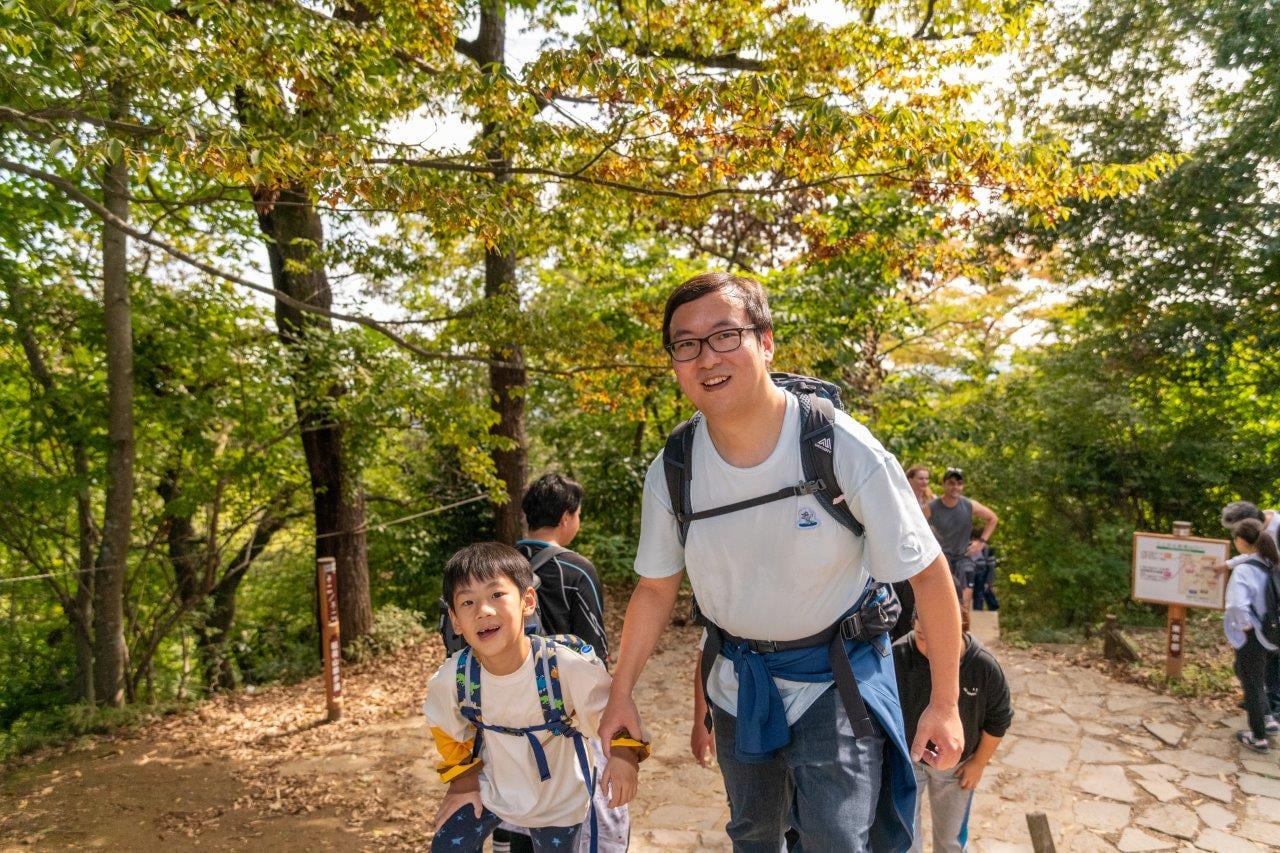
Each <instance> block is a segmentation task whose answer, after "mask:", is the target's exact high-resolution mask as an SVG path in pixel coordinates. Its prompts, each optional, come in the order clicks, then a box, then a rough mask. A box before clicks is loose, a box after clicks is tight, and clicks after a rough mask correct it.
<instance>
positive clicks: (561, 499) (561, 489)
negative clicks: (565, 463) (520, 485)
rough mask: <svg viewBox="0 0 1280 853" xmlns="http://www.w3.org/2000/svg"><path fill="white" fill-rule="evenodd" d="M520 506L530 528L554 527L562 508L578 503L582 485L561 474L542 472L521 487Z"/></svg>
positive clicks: (572, 509) (571, 508)
mask: <svg viewBox="0 0 1280 853" xmlns="http://www.w3.org/2000/svg"><path fill="white" fill-rule="evenodd" d="M520 506H521V507H522V508H523V509H524V520H525V524H527V525H529V529H530V530H537V529H538V528H539V527H555V526H556V525H557V524H559V523H560V518H561V517H562V516H563V515H564V514H565V513H566V512H575V511H576V510H577V509H578V507H580V506H582V485H581V484H580V483H578V482H576V481H574V480H570V479H569V478H568V477H566V476H565V475H563V474H558V473H555V472H552V473H550V474H543V475H542V476H541V477H539V478H538V479H536V480H534V481H533V482H532V483H530V484H529V488H527V489H525V492H524V500H522V501H521V502H520Z"/></svg>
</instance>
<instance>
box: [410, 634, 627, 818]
mask: <svg viewBox="0 0 1280 853" xmlns="http://www.w3.org/2000/svg"><path fill="white" fill-rule="evenodd" d="M460 654H462V653H461V652H458V653H456V654H454V655H452V656H450V657H449V659H448V660H446V661H445V662H444V663H443V664H442V665H441V666H440V668H439V669H438V670H436V672H435V674H434V675H432V676H431V680H430V682H429V683H428V685H427V701H426V704H425V705H424V706H423V711H424V713H425V714H426V716H427V720H428V722H429V723H430V724H431V725H432V726H434V727H435V728H438V729H440V730H441V731H442V732H444V734H445V735H446V736H448V737H449V738H450V739H452V740H455V741H457V742H459V743H462V742H465V741H467V740H469V739H470V738H472V737H474V736H475V729H474V728H473V727H472V726H471V724H470V723H468V722H467V720H466V718H465V717H463V716H462V713H461V711H459V710H458V692H457V671H458V655H460ZM535 662H536V656H535V655H533V654H532V653H530V654H529V656H528V657H526V658H525V660H524V663H523V664H521V665H520V668H519V669H518V670H516V671H515V672H513V673H511V674H510V675H492V674H491V673H489V672H488V671H486V670H485V669H484V667H481V668H480V703H481V713H482V714H483V716H484V720H485V722H487V723H491V724H494V725H501V726H510V727H512V728H523V727H525V726H538V725H542V723H543V722H544V718H543V715H542V706H541V704H539V702H538V688H537V686H536V684H535V682H534V664H535ZM556 663H557V666H558V668H559V672H560V690H561V691H562V693H563V696H564V703H565V712H566V714H569V715H570V716H572V717H573V722H574V725H575V726H576V727H577V729H578V730H579V731H581V732H582V733H583V734H584V735H585V736H586V737H588V738H595V737H596V736H597V734H596V729H597V727H598V726H599V724H600V714H601V713H603V711H604V706H605V704H606V703H607V702H608V700H609V684H610V677H609V672H608V670H606V669H605V668H604V666H603V665H601V664H600V663H598V662H597V661H596V660H595V657H594V655H593V656H592V657H590V658H588V657H585V656H583V655H581V654H578V653H577V652H575V651H573V650H571V649H566V648H564V647H563V646H558V647H557V648H556ZM537 737H538V741H539V742H540V743H541V744H542V747H543V750H544V751H545V752H546V754H547V766H548V767H549V768H550V770H551V778H550V779H548V780H547V781H545V782H543V781H542V780H541V779H540V778H539V776H538V765H537V764H536V763H535V761H534V757H533V750H532V748H531V747H530V745H529V739H528V738H527V737H525V736H523V735H507V734H499V733H497V732H490V731H487V732H485V733H484V737H483V739H482V745H481V749H480V752H481V754H480V757H481V759H483V761H484V766H483V767H481V769H480V802H482V803H483V804H484V806H485V808H487V809H489V811H491V812H493V813H494V814H496V815H497V816H498V817H500V818H502V819H503V820H505V821H508V822H510V823H513V824H515V825H517V826H533V827H536V826H574V825H576V824H579V823H582V821H583V820H584V819H585V818H586V816H587V806H588V805H589V801H588V797H587V787H586V782H585V781H584V780H583V778H582V771H581V769H580V768H579V767H578V755H577V752H576V750H575V749H574V746H573V739H572V738H567V737H561V736H553V735H551V734H549V733H547V732H545V731H544V732H538V733H537ZM590 755H591V753H590V752H588V756H590Z"/></svg>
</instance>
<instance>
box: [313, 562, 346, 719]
mask: <svg viewBox="0 0 1280 853" xmlns="http://www.w3.org/2000/svg"><path fill="white" fill-rule="evenodd" d="M316 581H317V583H316V588H317V589H318V590H320V631H321V634H320V645H321V648H323V649H324V690H325V697H326V699H327V705H328V711H329V722H331V723H336V722H337V721H338V720H341V719H342V634H341V626H340V625H339V624H338V562H337V560H335V559H334V558H333V557H321V558H320V559H318V560H316Z"/></svg>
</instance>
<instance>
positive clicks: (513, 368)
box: [474, 0, 529, 544]
mask: <svg viewBox="0 0 1280 853" xmlns="http://www.w3.org/2000/svg"><path fill="white" fill-rule="evenodd" d="M506 30H507V23H506V2H505V0H485V2H484V3H483V4H482V5H481V9H480V32H479V34H478V35H477V37H476V41H475V56H474V59H475V61H476V63H477V64H478V65H479V66H480V68H481V69H483V70H484V71H485V72H486V73H488V74H490V75H493V76H497V75H500V74H501V73H502V69H503V67H504V66H505V64H506V37H507V34H506ZM500 130H501V128H499V127H498V126H497V125H496V124H493V123H489V124H486V125H485V126H484V135H485V136H486V137H491V138H496V137H497V135H498V132H499V131H500ZM488 156H489V163H490V165H491V166H493V178H492V180H493V181H494V183H496V184H499V185H501V184H505V183H507V182H508V181H510V180H511V172H510V170H511V159H510V157H508V156H507V155H506V154H505V153H504V152H503V151H502V149H501V147H500V146H497V145H495V146H494V147H493V148H491V149H490V150H489V155H488ZM484 295H485V298H486V299H489V300H493V301H497V302H500V303H506V304H505V305H504V306H503V307H504V308H507V309H509V310H510V311H511V312H513V313H514V312H517V311H519V310H520V295H519V292H518V291H517V290H516V252H515V247H514V245H512V241H511V240H510V238H504V236H503V235H501V234H500V235H499V236H498V240H497V242H496V243H495V244H494V245H492V246H488V247H486V249H485V253H484ZM490 356H491V357H492V358H493V359H494V360H495V361H498V362H503V364H501V365H499V364H493V365H491V366H490V367H489V390H490V406H491V407H492V408H493V411H494V412H496V413H497V415H498V422H497V423H496V424H494V425H493V426H492V427H491V428H490V430H489V431H490V434H492V435H496V436H500V437H502V438H505V439H508V440H509V441H510V442H511V443H512V446H511V448H510V449H496V450H494V451H493V464H494V467H495V469H496V470H497V474H498V476H499V477H500V478H501V479H502V481H503V482H504V483H505V484H506V486H507V501H506V503H504V504H502V505H500V506H498V507H497V508H496V510H495V512H494V520H493V527H494V529H493V536H494V538H495V539H497V540H498V541H499V542H506V543H509V544H514V543H515V541H516V540H517V539H519V538H520V536H521V534H522V532H523V529H524V523H523V522H524V519H523V516H522V514H521V508H520V501H521V498H522V497H523V495H524V485H525V476H526V469H527V467H528V461H529V460H528V455H529V448H528V443H527V440H526V437H525V431H524V402H525V392H526V390H527V387H528V373H527V372H526V370H525V366H524V350H523V349H522V348H521V346H520V344H519V342H518V341H511V342H509V343H505V344H498V345H495V346H494V347H493V348H492V350H491V351H490Z"/></svg>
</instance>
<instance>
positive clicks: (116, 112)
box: [93, 80, 134, 707]
mask: <svg viewBox="0 0 1280 853" xmlns="http://www.w3.org/2000/svg"><path fill="white" fill-rule="evenodd" d="M108 88H109V90H110V96H109V97H110V111H109V113H108V116H109V118H110V119H111V120H112V121H120V122H123V121H126V120H127V119H128V117H129V84H128V83H127V82H126V81H125V80H113V81H111V82H110V84H109V85H108ZM102 199H103V207H105V208H106V209H107V211H108V212H109V213H110V214H111V215H112V217H113V218H114V219H113V220H104V221H103V223H102V303H103V321H104V322H103V325H104V328H105V331H106V362H107V483H106V498H105V501H104V508H103V519H102V548H101V550H100V551H99V552H98V560H97V563H96V565H95V566H94V569H95V570H96V571H97V573H98V578H97V580H96V582H95V583H94V587H93V596H94V602H93V616H94V623H93V624H94V644H93V650H94V690H95V694H96V696H97V699H98V701H100V702H103V703H105V704H107V705H111V706H115V707H119V706H121V705H123V704H124V701H125V686H126V684H125V666H126V661H127V658H128V654H129V650H128V648H127V647H126V645H125V640H124V579H125V574H126V572H127V570H128V566H129V543H130V536H131V533H132V523H133V463H134V441H133V315H132V309H131V307H130V296H129V251H128V250H129V242H128V237H127V236H126V234H125V232H124V230H123V229H122V228H121V227H120V223H128V221H129V164H128V162H127V160H126V155H125V146H124V145H123V144H122V143H118V144H115V145H112V146H109V149H108V160H107V164H106V166H105V167H104V168H103V178H102Z"/></svg>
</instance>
